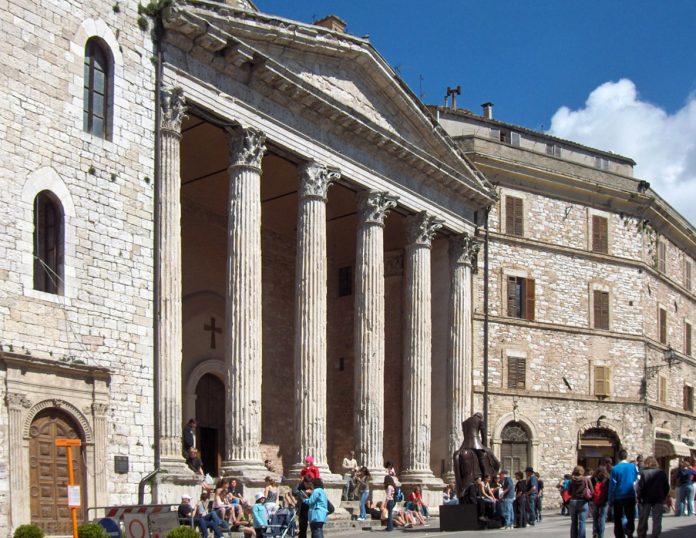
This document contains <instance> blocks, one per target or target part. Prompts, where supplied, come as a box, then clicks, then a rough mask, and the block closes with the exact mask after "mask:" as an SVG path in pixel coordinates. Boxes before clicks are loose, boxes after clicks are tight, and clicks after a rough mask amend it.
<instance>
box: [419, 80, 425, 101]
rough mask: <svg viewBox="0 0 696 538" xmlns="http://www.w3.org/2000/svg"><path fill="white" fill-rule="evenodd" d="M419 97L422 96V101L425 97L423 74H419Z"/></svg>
mask: <svg viewBox="0 0 696 538" xmlns="http://www.w3.org/2000/svg"><path fill="white" fill-rule="evenodd" d="M418 97H420V100H421V101H422V100H423V99H424V98H425V94H424V93H423V75H418Z"/></svg>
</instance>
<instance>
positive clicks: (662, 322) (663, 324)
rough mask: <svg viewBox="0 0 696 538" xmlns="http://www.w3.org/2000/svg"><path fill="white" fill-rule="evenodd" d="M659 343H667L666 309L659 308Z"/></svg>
mask: <svg viewBox="0 0 696 538" xmlns="http://www.w3.org/2000/svg"><path fill="white" fill-rule="evenodd" d="M659 336H660V343H661V344H666V343H667V310H665V309H664V308H660V326H659Z"/></svg>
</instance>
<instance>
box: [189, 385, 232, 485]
mask: <svg viewBox="0 0 696 538" xmlns="http://www.w3.org/2000/svg"><path fill="white" fill-rule="evenodd" d="M225 397H226V395H225V385H224V384H223V382H222V381H220V379H219V378H218V377H216V376H214V375H213V374H205V375H204V376H203V377H201V379H200V381H198V385H197V386H196V420H197V421H198V438H197V439H196V446H197V447H198V450H199V451H200V453H201V460H202V461H203V470H204V471H205V472H206V473H209V474H210V475H212V476H217V475H218V473H219V470H220V466H221V465H222V460H223V458H224V451H225Z"/></svg>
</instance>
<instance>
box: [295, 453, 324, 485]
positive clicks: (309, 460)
mask: <svg viewBox="0 0 696 538" xmlns="http://www.w3.org/2000/svg"><path fill="white" fill-rule="evenodd" d="M319 474H320V473H319V467H317V466H316V465H314V457H312V456H307V457H306V458H305V459H304V467H302V469H301V470H300V478H304V477H305V476H308V477H309V478H311V479H312V480H314V479H315V478H320V476H319Z"/></svg>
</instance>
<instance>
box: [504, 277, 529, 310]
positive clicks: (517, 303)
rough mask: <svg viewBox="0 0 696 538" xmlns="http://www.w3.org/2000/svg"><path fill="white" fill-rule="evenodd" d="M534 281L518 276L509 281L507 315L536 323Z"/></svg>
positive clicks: (510, 278)
mask: <svg viewBox="0 0 696 538" xmlns="http://www.w3.org/2000/svg"><path fill="white" fill-rule="evenodd" d="M534 291H535V290H534V280H533V279H531V278H522V277H518V276H509V277H508V279H507V315H508V316H510V317H512V318H519V319H527V320H530V321H534V310H535V304H534V301H535V300H534Z"/></svg>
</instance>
